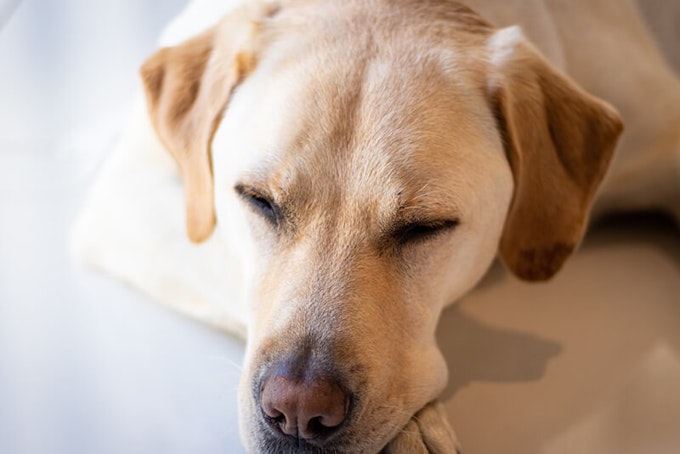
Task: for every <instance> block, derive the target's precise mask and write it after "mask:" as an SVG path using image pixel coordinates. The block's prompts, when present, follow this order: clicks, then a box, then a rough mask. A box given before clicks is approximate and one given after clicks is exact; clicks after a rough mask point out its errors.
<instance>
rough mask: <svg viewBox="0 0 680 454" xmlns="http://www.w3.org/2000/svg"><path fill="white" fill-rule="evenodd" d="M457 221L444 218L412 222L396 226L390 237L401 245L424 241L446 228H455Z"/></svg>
mask: <svg viewBox="0 0 680 454" xmlns="http://www.w3.org/2000/svg"><path fill="white" fill-rule="evenodd" d="M459 223H460V221H459V220H458V219H446V220H441V221H434V222H427V223H422V222H414V223H410V224H406V225H404V226H401V227H399V228H397V229H396V230H395V231H394V232H393V233H392V238H394V239H395V240H396V241H397V243H399V244H402V245H403V244H408V243H415V242H419V241H425V240H428V239H430V238H432V237H434V236H436V235H439V234H440V233H443V232H445V231H447V230H451V229H454V228H456V227H457V226H458V224H459Z"/></svg>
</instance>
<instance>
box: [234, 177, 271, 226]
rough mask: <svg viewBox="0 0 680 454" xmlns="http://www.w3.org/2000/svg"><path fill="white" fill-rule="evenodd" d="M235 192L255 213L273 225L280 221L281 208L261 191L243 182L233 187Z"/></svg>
mask: <svg viewBox="0 0 680 454" xmlns="http://www.w3.org/2000/svg"><path fill="white" fill-rule="evenodd" d="M234 190H235V191H236V193H237V194H238V195H239V196H240V197H241V199H243V200H244V201H245V202H246V203H247V204H248V205H249V206H250V207H251V208H252V209H253V210H254V211H255V212H256V213H257V214H259V215H260V216H262V217H263V218H264V219H265V220H267V221H268V222H269V223H271V224H272V225H273V226H275V227H276V226H278V225H279V223H280V221H281V209H280V208H279V206H278V205H277V204H276V203H275V202H274V201H273V200H272V198H271V197H270V196H268V195H266V194H264V193H263V192H261V191H259V190H257V189H255V188H253V187H251V186H246V185H243V184H237V185H236V186H235V187H234Z"/></svg>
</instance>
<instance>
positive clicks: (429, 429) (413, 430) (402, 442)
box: [383, 402, 461, 454]
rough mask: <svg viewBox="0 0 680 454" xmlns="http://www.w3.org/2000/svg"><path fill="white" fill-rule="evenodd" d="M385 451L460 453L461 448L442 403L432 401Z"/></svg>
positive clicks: (398, 453)
mask: <svg viewBox="0 0 680 454" xmlns="http://www.w3.org/2000/svg"><path fill="white" fill-rule="evenodd" d="M383 453H384V454H460V453H461V450H460V446H459V444H458V439H457V437H456V434H455V433H454V431H453V429H452V428H451V425H450V424H449V421H448V419H447V418H446V413H445V412H444V408H443V406H442V404H441V403H439V402H432V403H430V404H428V405H426V406H425V407H423V409H422V410H420V411H419V412H418V413H416V414H415V415H414V416H413V417H412V418H411V420H410V421H409V422H408V424H406V427H404V428H403V429H402V430H401V432H399V434H398V435H397V436H396V437H395V438H394V440H392V441H391V442H390V443H389V444H388V445H387V446H386V447H385V449H384V451H383Z"/></svg>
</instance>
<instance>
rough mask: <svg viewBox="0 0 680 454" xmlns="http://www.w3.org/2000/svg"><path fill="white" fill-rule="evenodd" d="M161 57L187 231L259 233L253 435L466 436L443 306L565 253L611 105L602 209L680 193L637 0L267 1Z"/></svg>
mask: <svg viewBox="0 0 680 454" xmlns="http://www.w3.org/2000/svg"><path fill="white" fill-rule="evenodd" d="M492 24H493V25H492ZM512 24H520V25H521V26H522V29H520V28H519V27H516V26H509V25H512ZM502 26H509V27H506V28H498V27H502ZM141 73H142V78H143V82H144V86H145V89H146V95H147V102H148V111H149V116H150V118H151V123H152V124H153V127H154V129H155V131H156V132H157V135H158V137H159V138H160V141H161V142H162V143H163V145H164V146H165V148H166V149H167V151H169V152H170V154H171V155H172V156H173V157H174V159H175V161H176V163H177V166H178V168H179V172H180V175H181V177H182V180H183V184H184V194H185V203H186V229H187V233H188V236H189V238H190V239H191V240H193V241H194V242H202V241H204V240H206V239H207V238H209V237H210V236H211V234H212V233H213V230H214V229H215V227H216V225H217V227H218V229H219V230H220V232H221V235H222V236H223V237H224V239H225V241H226V242H227V243H228V244H229V245H230V248H231V250H234V251H238V256H239V263H240V265H239V266H240V268H241V270H243V274H244V280H245V282H246V286H245V288H246V290H245V293H246V295H247V300H248V304H249V313H250V319H249V322H248V323H249V326H248V340H247V355H246V363H245V368H244V371H243V376H242V381H241V386H240V390H239V401H240V417H241V434H242V439H243V441H244V443H245V445H246V446H247V448H248V450H249V451H250V452H260V453H287V452H291V453H293V452H295V453H322V452H334V453H377V452H379V451H381V450H384V451H385V452H396V453H417V452H437V453H448V452H455V450H456V441H455V436H454V435H453V433H452V431H451V430H450V428H449V427H448V425H447V423H446V420H445V417H444V415H443V412H442V411H441V409H440V408H439V406H438V405H437V404H436V403H435V402H436V399H437V396H438V394H439V393H440V392H441V391H442V389H443V388H444V386H445V384H446V380H447V368H446V364H445V362H444V360H443V358H442V355H441V353H440V351H439V350H438V348H437V344H436V342H435V335H434V334H435V327H436V325H437V320H438V318H439V315H440V313H441V311H442V308H443V307H444V306H445V305H447V304H449V303H451V302H452V301H455V300H456V299H458V298H460V297H461V296H462V295H463V294H464V293H465V292H467V291H468V290H470V289H471V288H472V287H473V286H474V285H475V284H476V283H477V282H478V281H479V279H480V278H481V277H482V275H483V274H484V273H485V271H486V270H487V268H488V267H489V265H490V264H491V262H492V261H493V260H494V258H495V257H496V255H497V254H498V253H499V254H500V257H501V259H502V261H503V262H504V263H505V264H506V265H507V267H508V268H509V269H510V270H511V271H512V272H513V273H515V274H516V275H517V276H519V277H520V278H522V279H526V280H544V279H548V278H550V277H551V276H553V275H554V274H555V273H556V272H557V271H558V270H559V269H560V267H561V266H562V264H563V262H564V261H565V260H566V259H567V257H568V256H569V255H570V254H571V253H572V252H573V250H574V249H575V248H576V247H577V246H578V244H579V242H580V241H581V238H582V235H583V233H584V230H585V228H586V226H587V223H588V219H589V214H590V209H591V205H592V203H593V201H594V198H595V195H596V193H597V192H598V188H599V187H600V184H601V182H602V180H603V178H604V177H605V175H606V172H607V169H608V166H609V164H610V161H611V158H612V153H613V151H614V149H615V147H616V145H617V141H618V139H619V136H620V134H621V131H622V121H621V119H620V116H619V113H617V110H615V109H614V108H613V107H612V105H613V106H615V107H616V109H618V111H620V113H621V114H622V116H623V117H624V119H625V120H626V123H627V128H628V132H627V133H626V134H625V135H624V140H623V141H622V143H621V146H620V147H619V151H618V155H617V157H616V159H615V160H614V165H613V167H612V170H611V172H610V173H609V174H608V175H607V178H606V179H605V182H604V185H603V189H602V190H601V195H600V197H599V198H598V203H599V205H598V209H599V210H600V211H606V210H611V209H637V208H662V209H667V210H669V211H671V212H673V213H674V214H676V215H678V214H680V202H678V200H680V102H679V98H680V89H679V87H680V85H679V84H678V81H677V79H676V78H675V76H674V75H673V74H672V73H671V72H670V70H668V68H667V67H666V66H665V63H664V62H663V60H662V59H661V58H660V57H659V56H658V53H657V51H656V50H655V49H654V46H653V44H652V42H651V40H650V39H649V37H648V36H647V33H646V31H645V30H644V27H643V26H642V25H641V23H640V21H639V20H638V18H637V15H636V11H635V8H634V5H633V4H632V3H631V2H629V1H626V0H603V1H599V2H591V1H586V0H569V1H566V0H565V1H559V0H553V1H539V0H536V1H531V0H510V1H505V2H499V1H486V0H475V1H468V2H465V5H463V4H461V3H458V2H454V1H447V0H392V1H390V0H364V1H354V0H347V1H336V0H325V1H324V0H317V1H314V0H290V1H285V0H281V1H275V2H256V1H253V2H249V3H246V4H244V5H243V6H240V7H238V8H237V9H235V10H234V11H232V12H230V13H229V14H227V15H226V16H225V17H224V18H223V19H221V20H220V21H219V22H218V23H217V25H215V26H213V27H211V28H210V29H208V30H206V31H204V32H203V33H202V34H200V35H199V36H196V37H195V38H193V39H190V40H189V41H187V42H185V43H183V44H180V45H177V46H174V47H169V48H164V49H162V50H160V51H159V52H157V53H156V54H154V55H153V56H152V57H151V58H149V59H148V60H147V62H146V63H145V64H144V65H143V68H142V71H141ZM567 74H569V76H567ZM595 96H598V97H599V98H598V97H595ZM603 99H604V100H606V102H605V101H603ZM609 103H611V105H610V104H609Z"/></svg>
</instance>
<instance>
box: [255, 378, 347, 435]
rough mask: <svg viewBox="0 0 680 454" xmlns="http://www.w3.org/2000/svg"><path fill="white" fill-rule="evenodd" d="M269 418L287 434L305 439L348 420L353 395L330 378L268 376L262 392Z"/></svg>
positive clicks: (326, 433)
mask: <svg viewBox="0 0 680 454" xmlns="http://www.w3.org/2000/svg"><path fill="white" fill-rule="evenodd" d="M260 399H261V402H260V405H261V406H262V411H263V413H264V415H265V417H266V419H267V420H268V421H269V422H270V423H271V424H273V425H275V426H278V428H279V429H280V431H281V432H282V433H284V434H286V435H291V436H294V437H299V438H302V439H305V440H311V439H317V438H320V437H325V436H328V435H330V434H331V433H333V432H334V431H335V429H337V428H338V427H339V426H340V425H341V424H342V423H343V421H344V420H345V417H346V416H347V410H348V408H349V397H348V396H347V394H346V393H345V392H344V391H343V389H342V388H341V387H340V386H339V385H338V384H337V383H335V382H334V381H330V380H307V381H298V380H290V379H288V378H287V377H285V376H283V375H275V376H273V377H270V378H269V379H267V380H266V381H265V382H264V384H263V386H262V391H261V394H260Z"/></svg>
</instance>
